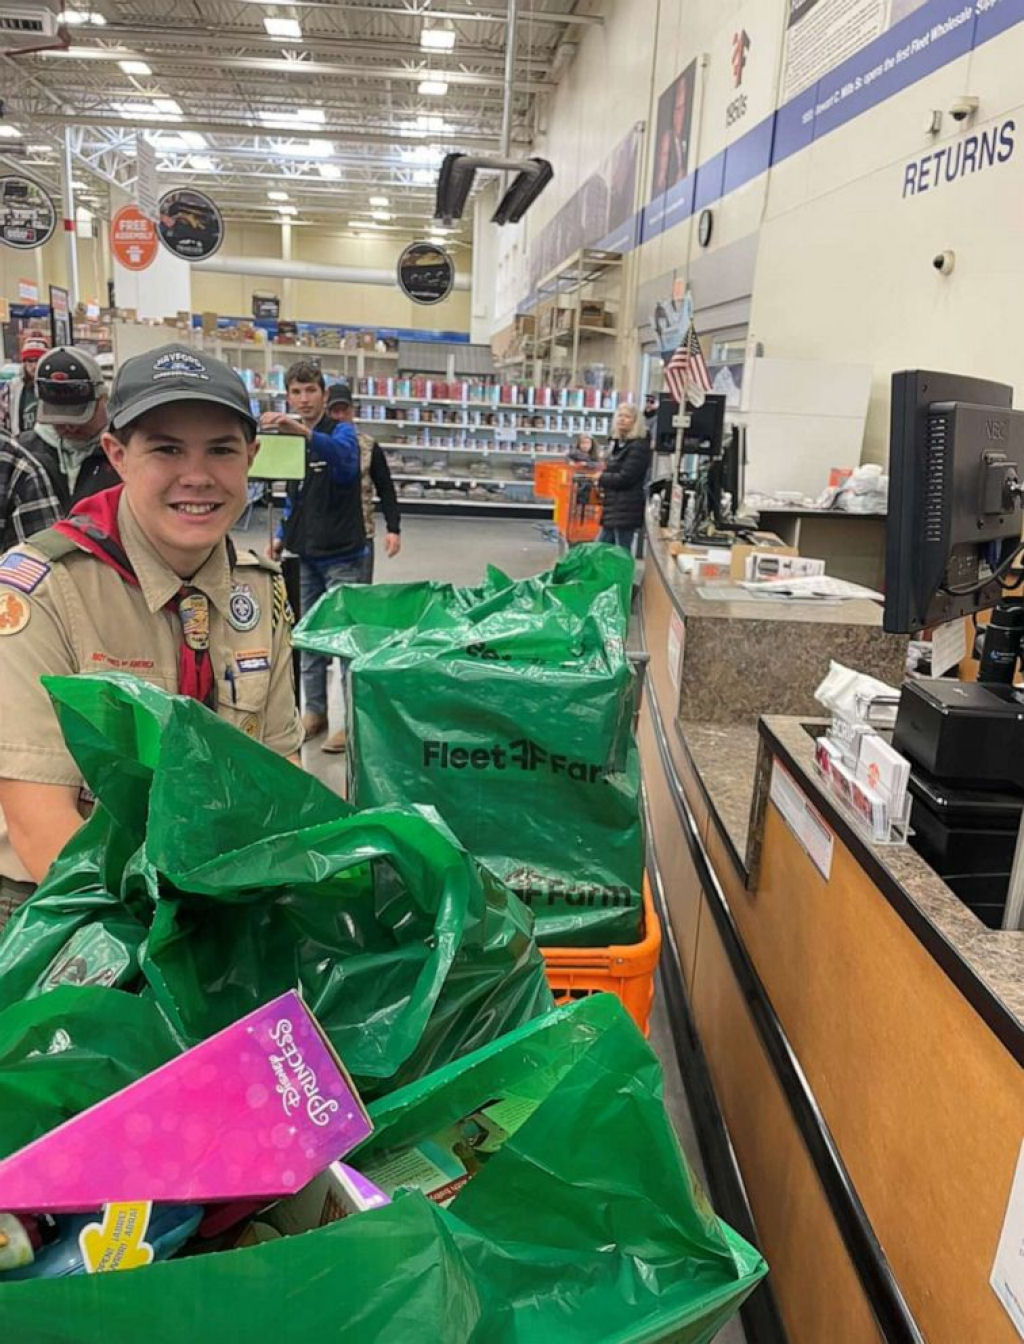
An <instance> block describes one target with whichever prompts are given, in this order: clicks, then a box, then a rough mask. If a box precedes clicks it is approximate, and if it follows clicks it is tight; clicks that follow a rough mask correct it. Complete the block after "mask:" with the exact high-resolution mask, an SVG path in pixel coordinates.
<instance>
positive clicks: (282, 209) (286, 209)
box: [277, 205, 299, 215]
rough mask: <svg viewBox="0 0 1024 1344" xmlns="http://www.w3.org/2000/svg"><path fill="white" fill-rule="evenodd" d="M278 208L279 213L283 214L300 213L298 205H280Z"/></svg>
mask: <svg viewBox="0 0 1024 1344" xmlns="http://www.w3.org/2000/svg"><path fill="white" fill-rule="evenodd" d="M277 210H278V214H281V215H297V214H298V213H299V208H298V206H297V205H279V206H278V207H277Z"/></svg>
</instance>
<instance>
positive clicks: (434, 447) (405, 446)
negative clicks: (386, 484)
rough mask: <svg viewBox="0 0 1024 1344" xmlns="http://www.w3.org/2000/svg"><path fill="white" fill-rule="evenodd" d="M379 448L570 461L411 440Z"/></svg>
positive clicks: (559, 456)
mask: <svg viewBox="0 0 1024 1344" xmlns="http://www.w3.org/2000/svg"><path fill="white" fill-rule="evenodd" d="M378 447H380V448H383V449H384V451H385V452H409V451H410V450H412V451H414V452H417V453H465V454H466V455H467V456H472V457H511V458H514V459H515V460H516V461H518V462H536V461H537V460H538V459H539V458H542V459H543V460H544V461H545V462H565V461H567V460H568V459H567V454H565V453H538V452H528V453H523V452H518V451H517V450H516V449H514V448H457V447H455V446H454V444H450V443H447V444H446V443H415V442H413V441H412V440H410V439H405V440H404V441H398V442H395V443H381V444H379V445H378Z"/></svg>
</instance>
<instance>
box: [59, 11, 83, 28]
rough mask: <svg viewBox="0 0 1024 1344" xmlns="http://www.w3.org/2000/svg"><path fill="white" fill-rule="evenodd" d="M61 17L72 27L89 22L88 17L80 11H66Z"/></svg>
mask: <svg viewBox="0 0 1024 1344" xmlns="http://www.w3.org/2000/svg"><path fill="white" fill-rule="evenodd" d="M62 17H63V19H64V22H65V23H69V24H73V25H75V24H79V23H88V22H89V15H88V14H83V13H82V11H81V10H80V9H66V10H65V11H64V14H63V16H62Z"/></svg>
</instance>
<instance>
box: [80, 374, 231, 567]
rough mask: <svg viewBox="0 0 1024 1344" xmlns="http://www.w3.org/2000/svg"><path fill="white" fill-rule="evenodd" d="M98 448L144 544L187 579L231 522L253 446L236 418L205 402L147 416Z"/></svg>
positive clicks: (179, 404)
mask: <svg viewBox="0 0 1024 1344" xmlns="http://www.w3.org/2000/svg"><path fill="white" fill-rule="evenodd" d="M120 434H121V436H122V437H120V438H115V436H114V435H113V434H104V436H103V447H104V449H105V450H106V453H107V456H108V457H109V458H110V461H111V463H112V464H113V466H114V469H115V470H116V471H117V473H118V475H119V476H120V477H121V479H122V480H123V481H124V486H125V496H126V498H127V500H128V503H129V505H130V507H131V510H132V513H133V514H134V515H135V518H136V521H137V522H138V524H139V526H140V527H141V528H142V530H143V531H144V532H145V534H146V536H147V537H148V539H149V541H150V544H151V545H152V546H153V547H154V549H155V550H157V551H158V552H159V554H160V555H161V556H162V557H163V559H164V560H166V561H167V563H168V564H169V565H170V567H171V568H172V569H173V570H174V572H175V573H176V574H180V575H181V576H182V578H188V577H190V576H191V575H192V574H194V573H195V572H196V570H197V569H199V567H200V566H201V565H202V563H203V561H204V560H205V559H206V557H207V556H208V555H209V554H210V552H211V551H212V550H213V548H214V547H215V546H216V545H217V544H218V542H220V541H221V540H222V539H223V538H224V537H225V536H226V535H227V533H228V532H229V531H230V529H231V528H232V527H233V526H234V524H235V523H236V522H237V521H238V519H239V518H240V517H241V515H242V511H243V509H244V508H245V504H246V486H247V478H248V471H249V466H250V464H251V463H252V460H253V458H254V457H255V455H256V443H255V442H254V441H250V437H249V431H248V428H247V426H245V425H244V424H243V422H242V420H241V419H240V418H239V417H238V416H237V415H234V414H232V412H231V411H229V410H227V409H226V408H224V407H222V406H215V405H213V404H212V403H210V402H203V401H182V402H177V403H171V404H170V405H167V406H161V407H159V408H158V409H157V410H154V411H148V412H147V413H146V414H145V415H142V416H140V417H139V419H138V420H136V421H135V422H134V423H133V424H131V425H130V426H127V427H126V428H125V429H123V430H121V431H120Z"/></svg>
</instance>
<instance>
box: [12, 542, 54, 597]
mask: <svg viewBox="0 0 1024 1344" xmlns="http://www.w3.org/2000/svg"><path fill="white" fill-rule="evenodd" d="M49 572H50V566H49V565H48V564H46V562H45V561H44V560H36V559H35V558H34V557H33V556H31V555H19V554H18V552H17V551H13V552H12V553H11V554H10V555H8V556H5V557H4V559H3V560H0V583H7V584H10V586H11V587H12V588H20V589H21V591H22V592H23V593H31V592H32V591H33V589H35V588H38V587H39V585H40V584H41V583H42V581H43V580H44V579H45V578H46V576H47V574H49Z"/></svg>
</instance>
